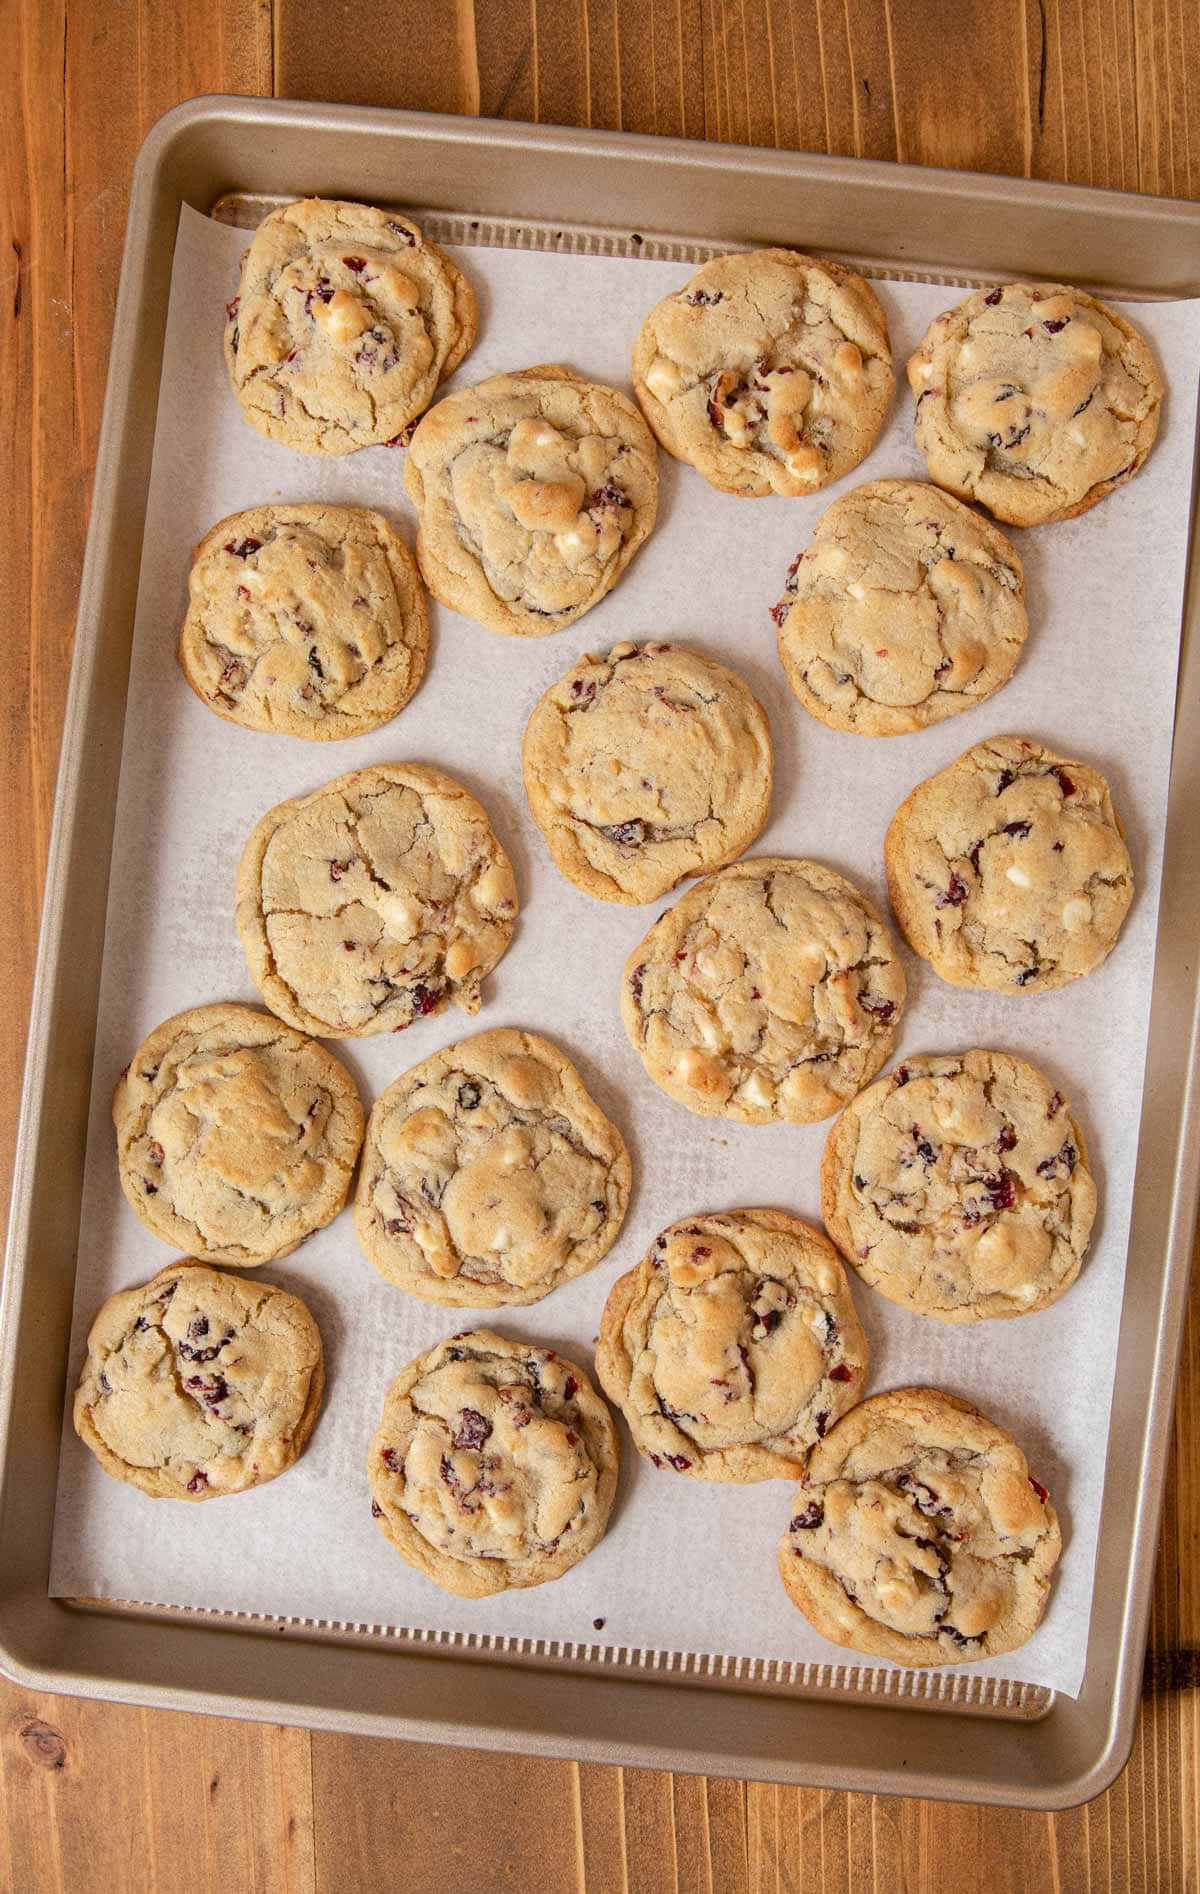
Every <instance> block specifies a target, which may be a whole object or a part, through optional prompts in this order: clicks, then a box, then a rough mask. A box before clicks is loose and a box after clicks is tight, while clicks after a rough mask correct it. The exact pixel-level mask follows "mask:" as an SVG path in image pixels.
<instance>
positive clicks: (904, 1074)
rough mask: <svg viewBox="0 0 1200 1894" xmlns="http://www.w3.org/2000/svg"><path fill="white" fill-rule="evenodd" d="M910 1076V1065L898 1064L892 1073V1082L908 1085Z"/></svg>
mask: <svg viewBox="0 0 1200 1894" xmlns="http://www.w3.org/2000/svg"><path fill="white" fill-rule="evenodd" d="M909 1077H910V1073H909V1070H908V1067H907V1066H906V1065H898V1066H897V1067H896V1070H895V1071H894V1072H893V1074H892V1083H893V1084H894V1085H907V1084H908V1081H909Z"/></svg>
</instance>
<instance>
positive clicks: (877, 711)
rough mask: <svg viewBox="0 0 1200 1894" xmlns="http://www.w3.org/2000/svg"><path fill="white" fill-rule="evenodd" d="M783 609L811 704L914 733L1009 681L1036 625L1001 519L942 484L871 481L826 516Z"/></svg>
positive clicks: (791, 663) (821, 711) (890, 732)
mask: <svg viewBox="0 0 1200 1894" xmlns="http://www.w3.org/2000/svg"><path fill="white" fill-rule="evenodd" d="M771 616H772V617H773V618H774V620H775V623H776V625H777V626H778V627H779V655H780V658H781V659H782V661H783V668H784V670H785V671H786V673H787V679H788V683H789V684H790V685H791V687H792V690H793V691H794V692H795V694H796V696H797V697H798V698H799V699H800V702H801V703H802V704H803V705H804V708H805V709H806V710H808V711H810V712H811V713H812V715H813V716H814V717H817V718H819V719H820V721H821V722H822V723H827V724H829V725H830V726H831V727H832V728H833V729H835V730H849V731H852V732H855V733H856V734H858V735H860V736H868V737H886V736H900V735H904V734H905V733H906V732H908V731H912V730H923V729H924V728H925V727H926V725H928V724H931V723H940V722H941V721H942V719H943V718H944V717H953V716H955V715H956V714H957V712H958V711H960V710H970V709H971V708H972V707H973V706H974V705H975V704H981V703H982V702H983V701H984V699H985V698H988V697H990V696H991V695H992V693H993V691H997V690H999V688H1000V686H1001V685H1002V684H1005V683H1007V681H1008V679H1009V678H1010V677H1011V676H1012V673H1013V671H1014V670H1015V668H1016V664H1017V660H1018V658H1019V657H1020V655H1021V648H1022V646H1023V644H1024V642H1025V635H1026V632H1027V630H1028V619H1027V617H1026V613H1025V577H1024V572H1023V570H1022V567H1021V561H1020V560H1019V559H1018V557H1017V555H1016V553H1015V552H1014V551H1013V548H1012V547H1011V546H1010V545H1009V543H1008V541H1007V540H1006V539H1005V537H1004V535H1003V533H1001V532H1000V531H999V530H998V529H997V528H996V527H995V526H993V525H991V524H990V522H989V521H987V520H984V519H981V518H980V516H979V515H978V514H977V513H972V512H971V510H970V509H969V508H968V507H965V506H962V505H960V503H959V502H958V501H957V500H953V499H951V498H950V496H949V495H948V494H945V493H941V492H939V491H938V489H937V488H936V487H930V486H925V485H923V484H921V483H920V482H918V481H912V480H870V481H868V482H867V483H866V484H865V485H864V486H861V487H855V488H854V489H853V491H852V492H850V493H846V494H843V495H842V497H841V499H839V500H835V501H834V503H833V505H832V506H831V507H830V508H829V509H828V511H827V512H825V513H823V514H822V515H821V518H820V519H819V520H818V522H817V526H816V531H815V533H814V534H813V542H812V544H811V546H809V547H808V549H807V551H805V552H803V553H801V554H800V556H799V557H798V558H797V559H795V560H794V561H793V563H792V566H791V568H790V570H789V572H788V581H787V588H786V590H785V592H784V595H783V597H782V598H781V599H780V601H779V603H778V605H776V606H775V608H774V610H773V611H772V614H771Z"/></svg>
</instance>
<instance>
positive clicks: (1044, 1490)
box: [1029, 1473, 1050, 1506]
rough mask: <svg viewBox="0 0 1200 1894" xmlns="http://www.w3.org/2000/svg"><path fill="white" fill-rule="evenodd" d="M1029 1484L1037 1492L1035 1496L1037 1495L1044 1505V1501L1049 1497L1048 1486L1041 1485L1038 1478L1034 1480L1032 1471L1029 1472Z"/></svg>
mask: <svg viewBox="0 0 1200 1894" xmlns="http://www.w3.org/2000/svg"><path fill="white" fill-rule="evenodd" d="M1029 1484H1030V1486H1032V1488H1033V1490H1034V1492H1035V1493H1036V1494H1037V1496H1038V1498H1039V1499H1040V1500H1041V1502H1042V1504H1043V1506H1044V1505H1045V1503H1046V1501H1047V1500H1048V1499H1049V1497H1050V1489H1049V1487H1048V1486H1043V1485H1042V1482H1041V1481H1040V1480H1035V1479H1034V1477H1033V1475H1032V1473H1031V1474H1030V1475H1029Z"/></svg>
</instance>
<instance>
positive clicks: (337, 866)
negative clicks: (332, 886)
mask: <svg viewBox="0 0 1200 1894" xmlns="http://www.w3.org/2000/svg"><path fill="white" fill-rule="evenodd" d="M349 866H350V863H349V862H330V864H329V879H330V881H340V880H341V878H342V876H343V875H344V874H345V872H346V870H347V868H349Z"/></svg>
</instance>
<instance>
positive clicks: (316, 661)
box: [308, 645, 325, 682]
mask: <svg viewBox="0 0 1200 1894" xmlns="http://www.w3.org/2000/svg"><path fill="white" fill-rule="evenodd" d="M308 667H309V669H310V671H314V672H315V673H316V675H317V676H318V677H319V678H320V679H321V680H322V682H324V678H325V671H324V667H323V666H322V663H321V660H320V658H319V657H318V656H317V647H316V645H313V647H312V649H311V651H310V652H309V654H308Z"/></svg>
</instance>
